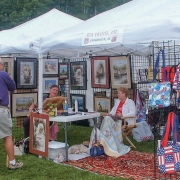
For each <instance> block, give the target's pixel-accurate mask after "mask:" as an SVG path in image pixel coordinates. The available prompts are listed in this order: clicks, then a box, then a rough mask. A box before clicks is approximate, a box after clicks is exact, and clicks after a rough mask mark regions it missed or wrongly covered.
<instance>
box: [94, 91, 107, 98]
mask: <svg viewBox="0 0 180 180" xmlns="http://www.w3.org/2000/svg"><path fill="white" fill-rule="evenodd" d="M94 96H96V97H106V91H100V92H94Z"/></svg>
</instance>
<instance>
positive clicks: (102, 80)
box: [91, 57, 110, 89]
mask: <svg viewBox="0 0 180 180" xmlns="http://www.w3.org/2000/svg"><path fill="white" fill-rule="evenodd" d="M91 81H92V83H91V84H92V87H93V88H107V89H108V88H109V86H110V83H109V58H108V57H93V58H92V60H91Z"/></svg>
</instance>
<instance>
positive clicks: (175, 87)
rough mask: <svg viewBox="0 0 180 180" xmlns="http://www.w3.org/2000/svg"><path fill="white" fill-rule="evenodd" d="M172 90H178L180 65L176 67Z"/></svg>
mask: <svg viewBox="0 0 180 180" xmlns="http://www.w3.org/2000/svg"><path fill="white" fill-rule="evenodd" d="M173 89H174V90H180V64H179V65H178V67H177V69H176V73H175V76H174V80H173Z"/></svg>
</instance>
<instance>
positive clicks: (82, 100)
mask: <svg viewBox="0 0 180 180" xmlns="http://www.w3.org/2000/svg"><path fill="white" fill-rule="evenodd" d="M75 99H77V102H78V110H79V111H84V110H85V108H86V99H85V95H84V94H70V102H71V107H72V108H75Z"/></svg>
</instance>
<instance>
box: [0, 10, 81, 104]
mask: <svg viewBox="0 0 180 180" xmlns="http://www.w3.org/2000/svg"><path fill="white" fill-rule="evenodd" d="M81 22H83V21H82V20H80V19H78V18H75V17H73V16H70V15H68V14H65V13H63V12H61V11H58V10H57V9H52V10H51V11H49V12H47V13H45V14H43V15H41V16H39V17H37V18H35V19H33V20H31V21H28V22H26V23H24V24H21V25H19V26H17V27H15V28H12V29H10V30H4V31H1V32H0V39H1V41H0V54H2V55H3V54H5V55H7V54H12V55H13V54H14V56H19V55H18V54H20V56H29V57H33V56H36V57H38V58H39V88H38V92H39V96H38V103H39V107H42V99H43V97H42V94H43V93H42V87H43V85H42V79H43V71H42V68H43V66H42V58H43V56H42V55H41V52H40V50H41V41H42V39H43V37H46V36H49V35H51V34H53V33H55V32H57V31H61V30H64V29H66V28H70V27H71V26H74V25H76V24H79V23H81ZM34 39H36V45H34V44H33V43H32V41H33V40H34Z"/></svg>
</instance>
